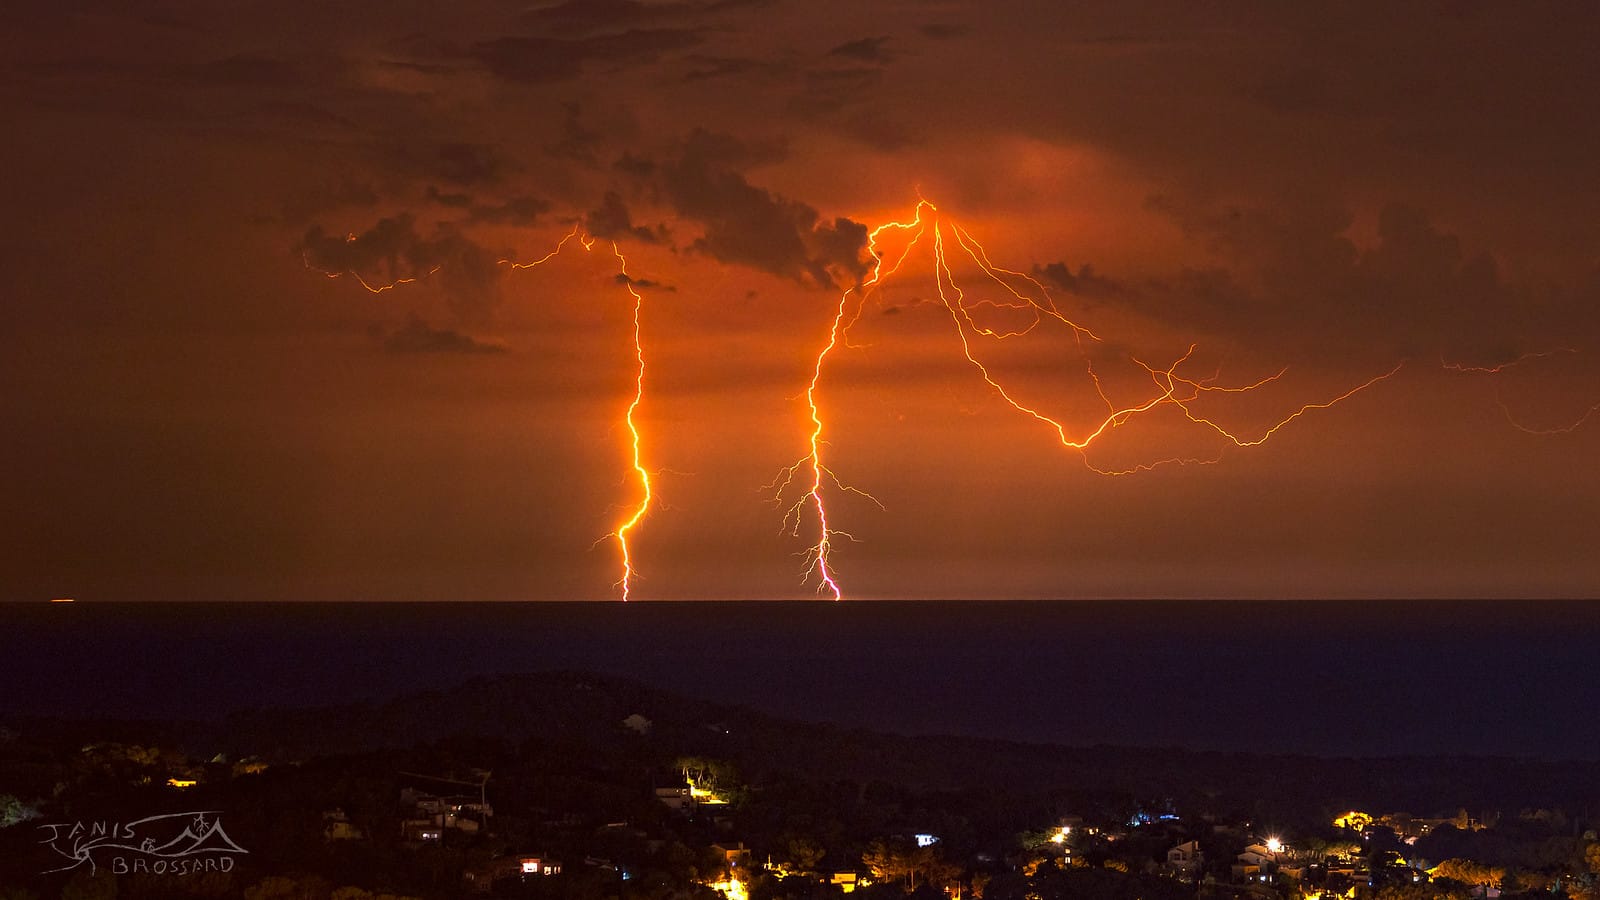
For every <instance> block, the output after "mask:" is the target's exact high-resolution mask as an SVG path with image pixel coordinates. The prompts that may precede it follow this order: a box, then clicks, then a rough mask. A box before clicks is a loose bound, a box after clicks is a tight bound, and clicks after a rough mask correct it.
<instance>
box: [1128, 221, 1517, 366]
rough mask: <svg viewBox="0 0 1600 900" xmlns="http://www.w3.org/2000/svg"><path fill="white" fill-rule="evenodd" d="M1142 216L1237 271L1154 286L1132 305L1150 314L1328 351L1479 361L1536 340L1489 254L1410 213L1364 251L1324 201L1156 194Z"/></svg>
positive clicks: (1201, 273) (1189, 275) (1197, 274)
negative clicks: (1186, 198) (1146, 307)
mask: <svg viewBox="0 0 1600 900" xmlns="http://www.w3.org/2000/svg"><path fill="white" fill-rule="evenodd" d="M1152 208H1154V209H1157V210H1160V211H1162V212H1165V213H1167V214H1168V215H1170V216H1172V217H1173V218H1174V219H1175V220H1176V221H1177V222H1178V223H1179V225H1180V227H1182V228H1183V229H1184V230H1185V232H1187V233H1189V234H1190V235H1191V236H1192V237H1194V238H1195V239H1196V240H1200V241H1202V242H1205V243H1206V244H1208V245H1209V246H1211V247H1212V248H1213V249H1214V250H1215V251H1217V252H1218V253H1220V254H1222V255H1224V256H1227V257H1229V258H1230V259H1232V260H1233V261H1234V263H1235V265H1236V266H1237V268H1238V272H1235V271H1234V270H1232V269H1230V268H1223V267H1217V268H1209V269H1188V270H1185V271H1184V272H1183V273H1182V274H1181V275H1180V276H1178V278H1176V279H1174V280H1171V281H1168V282H1165V283H1160V284H1154V285H1152V286H1151V288H1152V290H1151V292H1150V295H1149V296H1147V297H1145V298H1144V300H1143V301H1136V304H1137V303H1138V302H1149V303H1151V304H1152V311H1155V310H1156V309H1157V308H1159V309H1160V310H1161V311H1162V312H1163V313H1164V314H1168V315H1179V316H1182V317H1185V318H1188V319H1190V320H1191V321H1198V322H1201V323H1203V324H1205V325H1207V326H1210V327H1215V328H1219V329H1222V330H1233V331H1245V332H1248V331H1266V332H1270V333H1276V334H1279V335H1283V336H1290V335H1293V336H1296V337H1297V339H1299V340H1302V341H1312V342H1315V343H1318V344H1321V345H1324V346H1326V347H1328V348H1329V349H1336V348H1339V347H1351V346H1355V345H1365V346H1368V347H1371V348H1373V349H1384V350H1389V351H1392V352H1396V353H1400V354H1408V355H1411V354H1425V355H1432V354H1437V353H1441V352H1442V353H1448V354H1451V355H1464V356H1470V357H1473V358H1475V359H1482V358H1486V357H1493V356H1497V355H1506V354H1510V353H1513V352H1515V351H1517V350H1519V349H1537V348H1534V347H1523V346H1520V345H1521V344H1522V343H1524V342H1526V341H1530V340H1532V341H1538V340H1541V339H1543V338H1541V337H1540V336H1539V335H1538V334H1536V331H1537V327H1538V326H1537V323H1536V322H1534V321H1533V320H1532V319H1530V317H1529V316H1528V315H1527V309H1526V306H1527V304H1526V303H1524V302H1523V300H1524V298H1523V297H1521V296H1520V295H1519V294H1518V293H1517V292H1516V291H1514V290H1513V289H1512V288H1511V287H1509V286H1508V285H1507V284H1506V283H1505V282H1504V281H1503V280H1502V278H1501V277H1500V273H1499V266H1498V265H1497V263H1496V261H1495V259H1494V257H1493V256H1492V255H1491V254H1490V253H1489V252H1487V251H1481V250H1480V251H1477V252H1469V251H1468V250H1467V249H1466V248H1465V247H1464V246H1463V244H1462V241H1461V239H1460V238H1459V237H1458V236H1456V235H1454V234H1451V233H1448V232H1446V231H1444V230H1442V229H1440V228H1439V227H1437V226H1436V225H1434V224H1433V222H1432V221H1431V220H1430V219H1429V217H1428V216H1427V215H1426V214H1424V213H1423V212H1422V211H1420V210H1418V209H1415V208H1413V207H1409V206H1406V205H1403V204H1389V205H1387V206H1385V207H1384V208H1383V210H1382V211H1381V213H1380V214H1379V218H1378V241H1377V243H1376V244H1375V245H1374V246H1372V247H1371V248H1368V249H1365V250H1362V249H1360V248H1358V247H1357V246H1356V245H1355V244H1354V242H1352V241H1351V240H1350V239H1349V238H1348V237H1346V236H1345V234H1344V232H1345V231H1346V230H1347V229H1348V227H1349V224H1350V221H1349V217H1348V215H1347V214H1345V213H1343V212H1342V211H1340V210H1339V209H1338V208H1337V207H1336V206H1332V205H1327V204H1320V203H1305V204H1302V205H1299V206H1283V207H1279V208H1276V209H1266V208H1254V207H1239V206H1224V207H1220V208H1219V207H1213V206H1208V205H1205V204H1192V203H1187V202H1182V201H1174V200H1172V199H1171V198H1155V199H1154V200H1152ZM1240 273H1244V274H1240Z"/></svg>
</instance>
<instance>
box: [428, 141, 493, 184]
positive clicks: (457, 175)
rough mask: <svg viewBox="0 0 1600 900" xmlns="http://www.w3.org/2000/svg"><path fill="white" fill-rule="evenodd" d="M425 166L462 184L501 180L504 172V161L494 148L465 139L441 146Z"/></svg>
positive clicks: (454, 182) (430, 172)
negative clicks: (466, 141)
mask: <svg viewBox="0 0 1600 900" xmlns="http://www.w3.org/2000/svg"><path fill="white" fill-rule="evenodd" d="M424 167H425V168H426V170H427V172H428V174H430V175H433V176H435V177H437V178H440V179H443V180H445V181H448V182H450V183H451V184H458V185H474V184H485V183H490V182H495V181H499V180H500V178H501V176H502V173H503V163H502V162H501V160H500V157H499V155H498V154H497V153H496V152H495V150H494V149H493V148H491V147H489V146H487V145H484V144H469V143H462V142H457V143H448V144H441V145H439V146H438V147H437V148H436V149H435V150H434V153H433V156H432V158H430V159H428V160H426V161H425V162H424Z"/></svg>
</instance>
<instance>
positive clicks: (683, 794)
mask: <svg viewBox="0 0 1600 900" xmlns="http://www.w3.org/2000/svg"><path fill="white" fill-rule="evenodd" d="M656 799H657V800H660V801H661V802H662V804H663V805H665V806H666V807H667V809H671V810H681V809H683V808H684V807H686V806H688V805H689V804H690V803H691V802H692V799H691V798H690V796H689V788H688V787H675V788H656Z"/></svg>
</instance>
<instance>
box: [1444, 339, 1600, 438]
mask: <svg viewBox="0 0 1600 900" xmlns="http://www.w3.org/2000/svg"><path fill="white" fill-rule="evenodd" d="M1577 352H1578V351H1576V350H1573V349H1572V348H1570V347H1557V348H1555V349H1554V350H1540V351H1534V352H1530V353H1524V354H1522V355H1521V356H1518V357H1517V358H1516V359H1512V360H1508V361H1506V362H1503V363H1499V364H1497V365H1492V366H1471V365H1466V364H1464V363H1459V362H1451V361H1448V360H1446V359H1444V357H1442V356H1441V357H1440V358H1439V365H1440V366H1441V367H1443V368H1444V369H1445V370H1446V371H1448V372H1458V373H1462V374H1466V375H1490V376H1493V375H1501V374H1503V373H1505V372H1508V371H1510V370H1512V369H1516V368H1520V367H1522V366H1524V365H1527V364H1529V363H1533V362H1538V361H1540V360H1547V359H1554V358H1556V357H1558V356H1565V355H1568V354H1576V353H1577ZM1494 402H1495V405H1496V406H1498V407H1500V412H1501V413H1503V414H1504V415H1505V417H1506V421H1507V422H1509V423H1510V424H1511V427H1512V428H1515V429H1517V430H1518V431H1522V432H1525V433H1527V434H1531V435H1534V436H1536V437H1550V436H1552V435H1558V434H1571V433H1572V432H1574V431H1577V430H1578V429H1579V428H1581V427H1583V424H1584V423H1585V422H1587V421H1589V420H1590V419H1591V418H1593V417H1594V415H1595V413H1600V402H1596V403H1594V404H1592V405H1590V406H1589V407H1588V408H1587V409H1585V410H1584V411H1583V412H1582V413H1580V414H1579V415H1578V417H1577V418H1575V419H1572V420H1570V421H1568V422H1567V423H1566V424H1565V425H1552V426H1550V427H1547V428H1535V427H1533V426H1530V425H1526V424H1523V421H1522V420H1521V419H1520V418H1519V417H1518V416H1517V415H1516V413H1513V412H1512V411H1511V406H1510V404H1508V403H1506V401H1505V397H1504V396H1502V395H1501V393H1500V383H1499V382H1498V381H1496V382H1495V383H1494Z"/></svg>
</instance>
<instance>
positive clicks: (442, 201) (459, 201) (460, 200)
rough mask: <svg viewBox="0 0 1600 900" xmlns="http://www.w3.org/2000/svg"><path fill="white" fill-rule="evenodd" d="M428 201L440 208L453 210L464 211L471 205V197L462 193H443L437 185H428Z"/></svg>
mask: <svg viewBox="0 0 1600 900" xmlns="http://www.w3.org/2000/svg"><path fill="white" fill-rule="evenodd" d="M428 201H429V202H431V203H437V204H439V205H440V206H449V207H452V208H454V209H466V208H467V207H469V206H471V205H472V195H471V194H468V193H462V192H451V193H448V194H446V193H444V192H443V191H441V190H439V188H438V186H437V185H432V184H430V185H428Z"/></svg>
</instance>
